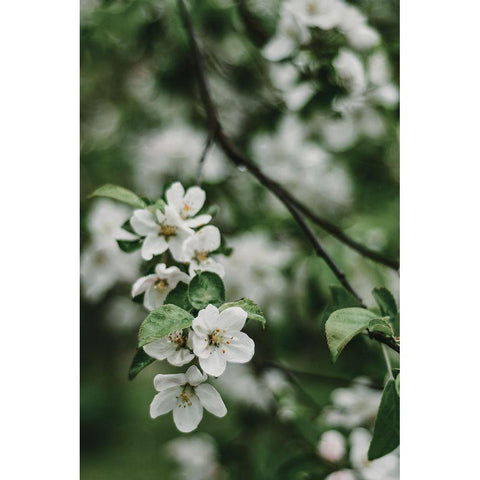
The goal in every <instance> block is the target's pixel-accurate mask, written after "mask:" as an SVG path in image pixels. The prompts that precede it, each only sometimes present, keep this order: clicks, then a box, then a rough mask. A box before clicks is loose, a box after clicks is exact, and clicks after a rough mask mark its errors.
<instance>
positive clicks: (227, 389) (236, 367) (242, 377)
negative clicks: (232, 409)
mask: <svg viewBox="0 0 480 480" xmlns="http://www.w3.org/2000/svg"><path fill="white" fill-rule="evenodd" d="M232 378H234V379H235V381H234V382H232ZM215 385H216V386H217V387H218V389H219V390H220V391H221V392H222V393H224V394H225V395H227V396H228V397H230V398H232V399H234V400H236V401H237V402H239V403H243V404H245V405H248V406H251V407H254V408H257V409H259V410H266V409H267V408H268V407H269V405H270V404H271V402H272V401H273V395H272V392H271V390H270V389H269V387H268V385H267V384H266V381H265V376H264V375H260V376H258V377H257V376H256V375H254V374H253V372H252V369H251V368H250V366H249V365H245V364H242V365H241V364H233V363H231V364H228V365H227V368H226V370H225V373H224V375H222V376H221V377H219V378H218V379H217V380H216V381H215Z"/></svg>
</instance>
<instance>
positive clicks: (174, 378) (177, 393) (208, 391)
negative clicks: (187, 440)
mask: <svg viewBox="0 0 480 480" xmlns="http://www.w3.org/2000/svg"><path fill="white" fill-rule="evenodd" d="M207 378H208V377H207V375H206V374H205V373H203V374H202V373H201V372H200V370H199V369H198V368H197V367H195V366H194V365H192V366H191V367H190V368H189V369H188V370H187V372H186V373H177V374H170V375H162V374H159V375H156V376H155V378H154V380H153V384H154V386H155V389H156V390H157V391H158V392H159V393H157V395H155V397H154V398H153V401H152V403H151V404H150V416H151V417H152V418H157V417H158V416H160V415H164V414H165V413H168V412H170V411H172V410H173V421H174V422H175V425H176V427H177V428H178V429H179V430H180V431H181V432H184V433H188V432H191V431H193V430H195V429H196V428H197V426H198V424H199V423H200V421H201V420H202V417H203V409H204V408H205V409H206V410H207V411H209V412H210V413H213V415H216V416H217V417H224V416H225V415H226V413H227V408H226V407H225V404H224V403H223V400H222V398H221V397H220V395H219V393H218V392H217V391H216V390H215V388H214V387H212V386H211V385H209V384H203V382H205V380H207Z"/></svg>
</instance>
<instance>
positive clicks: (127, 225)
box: [122, 219, 137, 235]
mask: <svg viewBox="0 0 480 480" xmlns="http://www.w3.org/2000/svg"><path fill="white" fill-rule="evenodd" d="M122 228H123V230H125V231H127V232H128V233H133V234H134V235H137V233H136V232H135V230H134V229H133V228H132V225H131V224H130V219H128V220H127V221H126V222H125V223H124V224H123V225H122Z"/></svg>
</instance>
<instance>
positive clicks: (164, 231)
mask: <svg viewBox="0 0 480 480" xmlns="http://www.w3.org/2000/svg"><path fill="white" fill-rule="evenodd" d="M176 233H177V227H175V226H174V225H162V226H161V227H160V235H163V236H164V237H167V238H168V237H171V236H172V235H176Z"/></svg>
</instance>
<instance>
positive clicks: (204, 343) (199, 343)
mask: <svg viewBox="0 0 480 480" xmlns="http://www.w3.org/2000/svg"><path fill="white" fill-rule="evenodd" d="M192 345H193V353H195V355H196V356H197V357H199V358H207V357H209V356H210V350H211V346H210V345H209V344H208V334H207V333H205V334H202V335H198V334H197V333H194V334H193V335H192Z"/></svg>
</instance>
